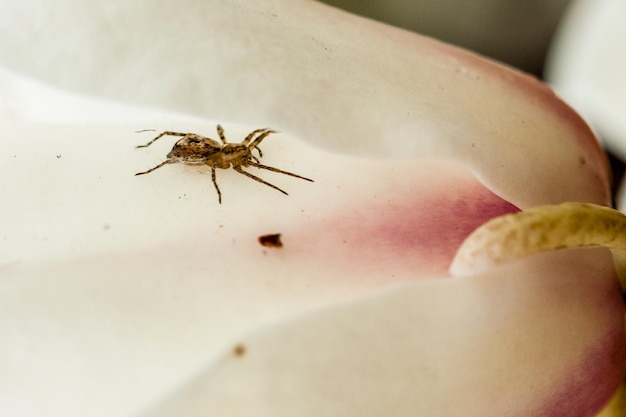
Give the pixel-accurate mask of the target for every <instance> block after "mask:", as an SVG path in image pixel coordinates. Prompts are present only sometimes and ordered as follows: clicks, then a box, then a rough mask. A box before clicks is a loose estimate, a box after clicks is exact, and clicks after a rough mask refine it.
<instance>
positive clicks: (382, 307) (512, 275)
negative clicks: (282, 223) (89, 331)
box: [146, 249, 626, 417]
mask: <svg viewBox="0 0 626 417" xmlns="http://www.w3.org/2000/svg"><path fill="white" fill-rule="evenodd" d="M599 259H602V260H604V261H610V259H609V254H608V252H606V251H604V250H601V249H592V250H572V251H567V252H559V253H550V254H541V255H537V256H534V257H532V258H529V259H527V260H525V261H524V262H514V263H511V264H509V265H507V266H506V267H502V268H496V269H494V270H492V271H490V272H488V273H486V274H482V275H479V276H475V277H473V278H472V279H462V280H459V279H454V280H451V281H430V282H427V283H424V282H421V283H418V284H408V285H405V286H401V287H396V288H394V289H392V290H389V291H387V292H383V293H379V294H377V296H376V297H371V298H366V299H361V300H359V301H357V302H354V303H349V304H345V305H342V306H335V307H333V308H329V309H327V310H323V311H318V312H315V313H311V314H308V315H306V316H303V317H299V318H298V319H297V320H292V321H287V322H285V323H283V324H282V325H278V326H274V327H272V328H268V329H263V331H262V332H258V333H256V334H250V335H248V336H245V337H242V338H241V339H239V340H237V342H236V343H233V345H232V346H231V349H229V350H227V352H226V354H225V355H224V356H223V357H222V358H221V360H219V361H217V362H215V363H213V364H211V365H210V366H208V367H207V368H206V369H205V371H204V372H202V373H201V374H199V376H198V377H196V378H194V379H192V380H191V381H190V382H189V384H187V385H186V386H185V387H183V388H182V389H179V390H176V391H175V392H173V393H172V398H170V400H169V401H167V402H165V404H162V405H160V406H159V407H156V408H155V410H154V412H152V413H148V414H146V416H151V417H156V416H159V417H165V416H177V415H185V416H190V417H192V416H202V415H207V414H211V415H272V416H292V415H294V414H297V415H299V416H316V417H323V416H335V415H359V416H380V415H403V416H432V415H442V416H459V417H460V416H463V417H473V416H475V417H484V416H500V417H508V416H510V417H516V416H531V415H532V416H541V417H551V416H568V417H590V416H593V415H594V414H595V413H596V412H598V411H599V410H600V408H601V407H602V406H603V405H604V403H605V402H606V401H607V400H608V398H610V396H611V395H612V393H613V392H614V391H615V389H616V388H617V386H618V385H619V383H620V380H621V379H622V377H623V374H624V370H625V367H624V363H623V358H624V354H625V353H626V351H625V346H624V333H623V329H624V319H623V317H624V306H623V302H622V299H621V296H620V292H619V289H618V288H617V286H618V284H617V281H616V279H615V276H614V273H613V271H611V270H610V268H607V267H606V266H605V265H598V264H597V261H598V260H599ZM534 271H541V274H538V273H535V272H534ZM590 276H593V277H594V278H595V279H594V280H590V279H589V277H590Z"/></svg>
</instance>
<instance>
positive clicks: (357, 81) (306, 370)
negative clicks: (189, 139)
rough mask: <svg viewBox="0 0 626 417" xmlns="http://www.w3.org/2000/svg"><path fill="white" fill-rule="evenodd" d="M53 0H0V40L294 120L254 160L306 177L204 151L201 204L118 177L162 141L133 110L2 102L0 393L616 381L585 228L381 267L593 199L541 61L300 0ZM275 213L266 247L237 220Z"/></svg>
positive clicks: (281, 396) (88, 76) (511, 393)
mask: <svg viewBox="0 0 626 417" xmlns="http://www.w3.org/2000/svg"><path fill="white" fill-rule="evenodd" d="M63 5H64V7H63V8H62V9H61V8H60V7H59V4H54V5H52V4H49V3H46V2H43V1H41V0H21V1H12V2H5V3H1V4H0V36H2V38H3V40H5V42H2V43H0V60H2V62H4V63H5V64H6V65H9V66H11V67H12V68H14V69H18V70H22V71H23V72H25V73H30V74H33V75H37V76H40V77H43V78H45V79H47V80H49V81H53V82H55V83H57V84H60V85H64V86H66V87H69V88H73V89H77V90H81V91H83V92H91V93H95V94H101V95H108V96H113V97H117V98H120V99H126V100H128V101H133V102H135V103H143V104H149V105H158V106H162V107H167V108H170V109H175V110H177V111H186V112H189V113H194V114H197V115H201V116H204V117H210V118H211V119H221V120H220V121H222V122H226V121H236V122H239V123H241V124H242V125H245V126H247V127H251V128H257V127H261V126H268V125H269V126H271V127H275V128H277V129H280V130H282V131H284V132H286V134H285V136H286V137H287V138H290V140H285V141H283V142H281V141H280V137H279V138H277V140H276V141H267V142H264V145H263V150H264V152H266V154H267V158H268V161H269V160H272V161H289V163H290V164H293V165H289V164H286V165H280V164H277V166H280V167H281V168H284V169H288V170H290V171H295V172H298V173H300V174H304V175H306V176H310V177H312V178H314V179H315V181H316V182H315V183H314V184H309V183H303V182H298V181H296V180H294V179H287V180H285V179H284V178H283V179H281V180H284V181H288V184H293V185H290V187H289V188H288V190H289V193H290V195H289V196H288V197H285V196H276V195H275V194H276V193H275V192H274V191H273V190H270V189H262V188H259V187H261V185H259V184H258V183H254V182H253V181H249V180H248V179H246V178H242V177H241V176H237V175H236V174H234V173H230V174H231V175H228V174H224V175H221V174H222V173H221V172H220V181H223V183H222V182H220V184H221V185H222V186H223V192H225V196H224V197H225V198H228V201H229V203H228V204H229V206H228V207H227V206H226V205H222V206H218V207H216V206H217V204H216V201H215V200H216V198H215V195H214V194H213V190H212V189H211V184H210V182H209V181H208V180H207V177H206V175H204V176H203V175H199V174H200V173H201V169H198V168H193V167H182V166H169V167H166V168H168V170H160V171H159V172H156V173H154V174H151V176H147V177H142V178H141V181H140V179H138V178H134V177H132V174H133V173H135V172H137V171H139V170H143V169H147V168H149V167H150V166H153V165H154V163H158V162H160V160H162V158H163V155H164V154H165V153H166V152H167V149H166V148H168V147H167V146H166V145H164V146H163V147H162V148H159V147H157V148H154V149H152V148H151V150H150V152H146V153H144V154H141V155H143V156H139V155H140V154H137V153H134V154H132V151H133V150H132V146H134V145H136V143H135V142H134V136H133V135H132V134H131V133H130V132H132V130H137V129H141V128H145V127H154V126H137V127H133V128H132V129H127V132H128V133H126V135H123V134H120V130H119V128H118V129H111V130H108V131H105V130H98V129H96V131H95V132H91V129H86V128H82V129H80V130H78V129H77V130H71V129H70V130H69V131H66V132H65V133H66V135H64V136H63V135H62V133H63V130H62V129H58V128H57V129H51V130H50V132H48V133H46V132H41V131H39V132H37V128H31V129H33V130H32V131H28V132H26V133H24V132H21V133H20V130H19V129H16V128H15V126H11V127H8V128H7V127H3V129H6V130H9V131H10V132H11V133H15V135H10V136H9V135H6V134H5V135H2V136H1V137H2V138H9V137H10V138H12V139H13V141H9V142H8V143H9V145H10V149H11V152H10V153H6V152H5V153H4V154H3V155H4V156H3V157H4V158H7V159H8V160H5V161H4V163H2V164H0V169H2V170H6V172H7V174H8V175H6V177H9V176H11V178H12V179H17V178H19V179H20V180H23V181H12V182H9V183H7V184H8V189H9V191H14V192H10V193H7V194H8V195H10V196H11V202H12V203H13V204H14V205H13V206H0V210H2V209H3V210H7V211H8V210H12V211H11V212H10V214H13V216H0V218H4V219H7V218H8V219H11V222H10V224H8V225H7V227H6V228H3V233H4V234H5V235H7V236H9V239H4V240H2V244H3V245H4V247H3V248H7V251H9V252H2V251H0V253H9V254H10V257H9V259H8V263H4V264H3V266H4V268H5V271H3V272H6V273H7V274H10V275H9V278H12V279H6V280H4V281H3V285H2V286H1V287H0V297H1V298H2V300H3V301H2V302H0V308H2V309H3V313H2V314H1V315H0V326H1V327H2V331H1V332H0V333H2V334H3V335H7V337H9V338H10V339H9V340H10V341H11V343H7V344H0V349H4V351H2V355H0V357H2V358H5V359H6V360H5V361H4V362H2V366H3V372H0V375H1V376H0V378H2V382H3V383H4V385H5V386H6V387H7V390H6V391H5V392H9V393H10V394H12V395H9V396H8V397H9V398H7V402H0V405H2V404H10V405H14V404H15V405H16V406H18V407H22V409H21V410H22V411H24V410H29V409H30V408H29V407H32V408H33V409H35V412H32V413H31V414H39V415H41V414H46V415H50V414H51V413H50V412H49V410H53V411H54V412H57V414H60V415H64V416H66V415H67V414H68V413H65V411H67V408H68V404H70V406H69V407H73V409H72V410H70V411H75V412H74V414H75V415H85V414H86V410H91V409H92V405H93V404H106V401H107V400H109V399H110V398H111V397H113V398H115V399H116V400H117V401H116V402H115V404H107V405H106V407H108V408H106V409H105V408H102V409H100V410H97V411H98V412H100V413H102V415H107V416H108V415H115V414H117V415H123V414H137V413H138V412H139V411H140V410H141V409H142V408H145V407H146V406H147V404H154V403H157V402H159V400H160V399H162V398H163V397H164V396H165V395H167V394H170V395H172V396H173V397H172V401H171V402H170V403H168V404H167V405H166V406H165V407H164V408H163V410H162V414H165V415H167V413H168V412H170V411H171V412H172V413H174V414H176V415H181V414H188V415H193V414H192V411H194V412H203V414H204V415H207V414H209V415H214V414H215V413H217V412H220V411H223V413H222V414H223V415H236V414H237V411H242V410H241V408H240V407H249V409H248V410H245V411H248V412H249V413H248V414H250V413H252V412H259V410H261V411H263V410H265V411H267V412H266V414H268V415H272V416H275V415H277V416H279V415H281V413H282V415H294V414H297V415H306V413H307V412H308V413H310V414H311V415H315V416H323V415H325V414H324V413H326V415H332V414H341V413H343V414H347V415H368V413H371V414H373V415H381V414H394V413H395V414H396V415H411V414H413V415H418V416H419V415H428V416H432V415H436V414H439V415H446V416H449V415H459V416H464V417H465V416H468V415H469V416H471V415H475V416H481V417H483V416H491V415H497V416H499V417H500V416H507V415H509V416H519V415H524V416H526V415H533V414H534V415H539V416H543V415H545V416H548V415H555V414H556V415H568V413H569V415H571V416H573V417H579V416H580V417H582V416H591V415H592V414H593V413H594V412H595V411H596V410H597V409H599V407H600V406H601V404H602V403H603V402H604V401H606V400H607V399H608V398H609V397H610V394H611V392H612V391H613V390H614V389H615V387H616V386H617V382H618V381H619V380H620V378H622V376H623V374H624V357H625V355H624V345H623V342H624V340H623V339H624V333H623V331H624V330H623V329H624V322H623V315H624V311H623V304H622V300H621V296H620V292H619V288H618V287H617V283H616V279H615V276H614V272H613V269H612V266H611V260H610V258H609V257H608V254H607V253H606V252H603V251H599V250H589V251H571V252H565V253H550V254H545V255H540V256H537V257H534V258H532V259H527V260H524V261H520V262H516V263H514V264H511V265H506V266H503V267H500V268H495V269H492V270H490V271H488V272H487V273H485V274H483V275H479V276H474V277H470V278H467V279H445V280H421V281H420V282H410V283H406V284H404V286H402V287H399V286H392V285H389V284H393V283H397V281H413V280H415V279H416V278H424V277H426V276H428V275H429V274H437V276H436V277H441V276H442V275H439V273H441V274H444V272H443V267H444V266H445V264H446V259H451V257H452V255H453V254H452V253H450V252H449V251H451V250H452V249H453V247H454V245H455V242H460V241H461V240H462V239H463V236H464V235H466V234H467V233H469V231H470V230H471V229H472V228H474V227H475V226H476V225H478V224H480V223H481V222H483V221H484V220H485V218H486V217H488V216H489V215H497V214H501V213H506V212H510V211H515V210H516V207H519V208H522V209H524V208H527V207H530V206H533V205H537V204H546V203H552V202H561V201H566V200H576V201H590V202H595V203H600V204H602V203H608V202H609V194H608V174H607V170H606V161H605V158H604V156H603V154H602V153H601V151H600V149H599V147H598V145H597V143H596V142H595V139H594V138H593V135H592V134H591V133H590V132H589V130H588V129H587V128H586V126H585V125H584V124H582V122H581V121H580V119H579V118H578V116H576V115H575V114H574V113H573V112H572V111H571V110H570V109H569V108H568V107H566V106H565V105H564V104H563V103H562V102H561V101H559V100H558V99H557V98H556V97H555V96H554V95H553V94H552V93H551V92H550V91H549V90H548V89H547V88H546V87H545V86H542V85H541V84H540V83H538V82H537V81H536V80H534V79H531V78H529V77H527V76H524V75H520V74H517V73H515V72H514V71H511V70H510V69H507V68H504V67H502V66H500V65H497V64H493V63H487V62H486V61H483V60H482V59H480V58H477V57H475V56H473V55H471V54H469V53H467V52H463V51H460V50H458V49H455V48H452V47H449V46H446V45H443V44H441V43H438V42H436V41H433V40H430V39H427V38H423V37H420V36H418V35H415V34H411V33H408V32H404V31H401V30H397V29H394V28H390V27H388V26H385V25H381V24H378V23H375V22H372V21H369V20H365V19H360V18H357V17H354V16H350V15H348V14H345V13H343V12H340V11H338V10H335V9H331V8H328V7H326V6H323V5H321V4H318V3H314V2H305V1H275V0H274V1H270V0H257V1H250V2H244V3H235V2H198V1H192V0H186V1H185V0H183V1H182V2H174V1H171V2H169V1H166V2H162V3H160V4H159V7H158V8H157V7H154V5H153V4H152V3H151V2H148V1H144V2H141V0H139V1H138V2H133V3H129V2H125V1H122V0H111V1H109V2H107V3H106V5H104V4H100V3H93V2H92V3H85V2H81V1H77V0H66V1H65V2H64V3H63ZM58 10H63V13H59V12H58ZM66 10H70V11H71V14H70V13H66V12H65V11H66ZM190 11H193V13H192V12H190ZM181 22H184V23H181ZM68 36H69V38H68ZM68 39H71V42H68ZM119 40H122V41H121V42H120V41H119ZM208 125H209V126H208V127H207V126H203V127H199V129H197V131H198V133H205V132H207V133H206V134H207V135H212V130H213V126H212V125H213V122H211V123H208ZM196 126H197V125H194V128H195V127H196ZM167 129H172V126H167ZM181 130H184V131H188V130H191V128H190V126H189V124H187V123H185V127H183V128H182V129H181ZM237 132H238V134H237V135H238V136H239V137H241V136H240V134H241V133H243V134H245V132H242V131H241V127H240V130H238V131H237ZM36 133H39V134H38V135H37V134H36ZM78 133H80V134H78ZM18 137H20V138H22V139H28V140H23V141H20V140H17V139H16V138H18ZM36 137H40V138H44V139H39V140H38V141H36V140H35V139H34V138H36ZM5 140H7V141H8V139H5ZM298 140H300V141H298ZM305 141H306V142H309V143H312V144H317V145H319V146H321V147H325V148H326V149H330V150H332V151H335V152H337V151H340V152H344V153H349V154H351V155H353V157H352V158H350V157H343V156H340V155H338V154H337V153H333V154H330V153H325V152H322V151H319V150H315V149H312V148H309V147H307V146H306V145H304V144H303V142H305ZM33 143H36V144H37V146H36V147H33V146H32V144H33ZM266 143H267V147H266V145H265V144H266ZM272 144H273V145H272ZM274 146H275V147H274ZM55 147H57V148H58V147H63V149H64V150H63V152H58V151H54V152H53V149H54V148H55ZM127 149H128V151H127ZM14 150H18V151H19V152H15V153H14V152H13V151H14ZM164 150H165V151H164ZM56 154H59V155H62V158H55V156H54V155H56ZM270 155H271V158H274V157H276V158H277V159H276V160H273V159H270ZM355 155H359V156H368V157H369V158H376V160H372V159H366V158H360V159H356V158H354V156H355ZM48 158H49V159H48ZM427 158H430V159H427ZM264 161H265V159H264ZM442 161H444V162H442ZM138 162H139V163H140V164H144V165H145V166H143V165H142V166H141V167H140V168H138V167H137V166H136V164H137V163H138ZM459 162H460V163H461V164H459ZM164 169H165V168H164ZM471 172H473V173H475V174H476V175H475V176H472V175H470V173H471ZM18 174H19V175H18ZM204 174H206V170H205V172H204ZM222 178H223V179H222ZM63 180H65V181H63ZM294 181H295V184H294ZM59 184H60V185H61V186H60V187H59ZM281 184H282V183H281ZM452 184H455V185H461V186H462V188H459V187H457V186H454V187H453V186H452ZM480 184H483V186H481V185H480ZM2 185H3V186H4V187H7V186H6V185H4V184H2ZM55 185H56V186H57V188H55V187H54V186H55ZM442 188H445V189H446V190H447V191H449V192H446V193H442V191H441V189H442ZM4 190H6V188H5V189H4ZM185 190H186V191H187V192H185ZM470 190H473V193H472V195H473V196H474V198H475V199H476V200H475V201H474V202H473V203H463V204H460V203H459V198H457V196H461V197H466V196H467V195H468V194H469V193H470ZM78 191H80V192H78ZM226 192H227V193H228V194H226ZM281 198H282V199H281ZM231 202H232V203H231ZM422 202H423V204H424V206H423V207H422V206H421V204H422ZM18 203H19V204H18ZM6 207H9V208H6ZM12 207H19V208H20V209H19V210H14V209H12ZM22 207H23V208H22ZM407 207H408V208H407ZM427 211H430V216H426V215H425V213H426V212H427ZM433 219H434V220H433ZM431 220H433V221H431ZM446 223H448V224H449V225H450V229H452V230H453V231H451V232H450V235H449V236H438V234H439V233H443V232H441V231H442V229H444V227H443V226H442V225H445V224H446ZM68 224H70V225H71V226H68ZM104 225H109V226H110V227H108V228H105V227H104ZM452 225H454V226H455V227H456V226H458V228H456V229H453V226H452ZM9 229H10V230H9ZM450 229H447V228H445V231H446V233H447V231H448V230H450ZM5 230H9V232H6V231H5ZM26 231H28V233H25V232H26ZM43 232H46V233H43ZM275 232H281V233H283V242H284V244H285V245H284V247H283V248H281V249H280V251H276V252H271V251H270V249H267V248H265V247H262V246H260V245H259V244H258V241H257V237H258V236H259V235H262V234H266V233H275ZM107 233H108V234H107ZM3 237H4V236H3ZM344 237H345V240H346V244H344V243H343V240H344ZM428 238H430V239H428ZM339 240H341V245H340V246H338V245H337V242H339ZM429 240H430V242H431V243H432V246H428V245H425V244H424V242H427V241H429ZM13 243H15V244H13ZM414 251H415V252H418V251H419V253H416V254H414V255H412V252H414ZM423 260H424V261H428V262H424V263H423V262H422V261H423ZM431 261H432V262H433V263H432V264H430V262H431ZM390 267H393V268H397V269H396V270H393V271H390ZM437 271H439V273H438V272H437ZM394 272H397V273H396V274H395V275H394ZM50 277H54V280H53V279H50ZM385 286H387V289H386V290H385V289H384V288H383V287H385ZM277 323H281V324H277ZM41 340H46V341H48V342H49V343H46V344H43V343H40V341H41ZM224 346H227V348H226V351H228V355H227V356H223V357H222V360H220V361H217V362H214V361H215V359H216V357H217V356H218V355H219V354H220V353H221V352H223V351H224ZM51 357H53V358H54V360H51ZM7 358H8V359H7ZM211 362H214V363H213V365H207V364H210V363H211ZM591 363H593V366H591V365H590V364H591ZM201 370H204V371H205V372H200V371H201ZM94 375H97V376H98V378H94V377H93V376H94ZM197 375H200V376H199V377H198V379H196V380H195V381H194V377H196V376H197ZM120 376H123V378H120ZM185 386H186V387H188V390H183V391H181V393H180V395H178V396H177V395H176V391H177V389H178V388H179V387H185ZM51 390H52V394H51ZM33 392H34V393H35V394H36V400H37V401H24V400H23V398H24V397H28V396H29V395H32V393H33ZM581 392H584V393H585V394H586V395H584V396H583V395H580V393H581ZM27 399H28V400H30V398H27ZM242 399H248V400H250V401H247V402H246V401H242ZM9 400H10V401H12V402H10V403H9V402H8V401H9ZM10 405H9V406H6V405H2V406H3V407H5V409H7V410H9V409H10ZM7 407H9V408H7ZM220 407H221V409H220ZM242 412H243V411H242ZM25 413H26V412H24V413H23V414H25ZM91 415H93V414H91Z"/></svg>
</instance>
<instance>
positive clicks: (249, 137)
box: [241, 127, 272, 145]
mask: <svg viewBox="0 0 626 417" xmlns="http://www.w3.org/2000/svg"><path fill="white" fill-rule="evenodd" d="M270 130H272V129H269V128H267V127H264V128H263V129H257V130H253V131H252V132H250V133H249V134H248V136H246V138H245V139H244V140H243V141H241V144H242V145H247V144H248V143H250V141H251V140H252V138H253V137H254V135H256V134H257V133H261V132H267V131H270Z"/></svg>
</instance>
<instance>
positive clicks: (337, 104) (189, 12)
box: [0, 0, 610, 207]
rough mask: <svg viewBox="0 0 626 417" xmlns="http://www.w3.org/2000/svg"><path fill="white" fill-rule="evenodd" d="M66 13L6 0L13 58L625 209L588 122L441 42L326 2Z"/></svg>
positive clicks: (166, 102) (221, 114) (534, 198)
mask: <svg viewBox="0 0 626 417" xmlns="http://www.w3.org/2000/svg"><path fill="white" fill-rule="evenodd" d="M62 9H63V12H60V11H59V8H58V7H53V6H52V5H50V4H48V3H46V2H45V1H42V0H21V1H11V2H5V3H3V4H2V5H1V6H0V28H1V29H0V30H2V32H1V33H0V35H1V36H2V37H3V39H5V41H4V42H3V43H2V44H1V45H0V62H3V63H4V64H5V65H7V66H10V67H11V68H14V69H18V70H20V71H21V72H24V73H28V74H32V75H36V76H39V77H43V78H45V79H47V80H49V81H52V82H55V83H57V84H60V85H63V86H65V87H68V88H72V89H75V90H80V91H83V92H90V93H96V94H99V95H106V96H110V97H116V98H120V99H125V100H128V101H132V102H135V103H142V104H146V105H150V106H155V105H159V106H164V107H169V108H172V109H175V110H177V111H186V112H189V113H194V114H199V115H202V116H204V117H208V118H210V119H212V120H221V121H233V122H238V123H241V124H244V125H247V126H255V127H256V126H266V125H269V126H273V127H276V128H279V129H281V130H282V131H286V132H289V133H291V134H294V135H296V136H298V137H302V138H303V139H304V140H307V141H310V142H311V143H316V144H319V145H321V146H325V147H327V148H330V149H335V150H340V151H343V152H348V153H351V154H361V155H368V156H373V157H377V158H380V157H393V158H406V157H411V156H421V157H426V156H435V157H445V158H455V159H459V160H461V161H464V162H467V163H468V164H470V166H471V167H472V169H473V170H475V171H476V172H477V173H478V175H479V176H480V178H481V179H482V180H483V181H484V182H485V184H487V185H488V186H489V187H490V188H491V189H492V190H493V191H495V192H496V193H497V194H498V195H500V196H501V197H503V198H505V199H506V200H508V201H510V202H512V203H513V204H515V205H516V206H518V207H527V206H532V205H537V204H551V203H558V202H562V201H566V200H571V199H572V194H571V193H572V190H576V191H575V193H576V199H577V200H582V201H590V202H599V203H602V202H604V203H606V204H608V203H609V201H610V200H609V194H608V188H607V185H606V183H607V181H608V177H607V171H606V162H605V160H604V156H603V154H602V152H601V151H600V148H599V147H598V145H597V144H596V143H595V140H594V139H591V138H592V134H591V132H590V131H589V129H588V128H587V126H586V125H585V124H584V122H583V121H582V120H581V119H580V117H578V115H576V114H575V113H574V112H573V111H571V110H570V109H569V108H568V107H566V106H564V105H563V103H562V102H561V101H560V100H558V99H557V98H556V97H555V96H554V94H553V93H552V92H551V91H550V90H549V89H548V88H546V87H545V86H543V85H542V84H540V83H539V82H537V81H536V80H535V79H533V78H531V77H528V76H525V75H522V74H520V73H518V72H515V71H511V70H509V69H508V68H505V67H503V66H500V65H497V64H494V63H492V62H487V61H485V60H482V59H480V58H478V57H477V56H475V55H473V54H470V53H468V52H466V51H463V50H460V49H457V48H454V47H451V46H448V45H445V44H442V43H440V42H437V41H434V40H432V39H428V38H424V37H421V36H419V35H416V34H413V33H409V32H406V31H402V30H399V29H395V28H392V27H389V26H386V25H383V24H380V23H377V22H373V21H370V20H366V19H362V18H358V17H356V16H351V15H349V14H347V13H345V12H342V11H339V10H336V9H333V8H330V7H328V6H324V5H322V4H319V3H315V2H311V1H282V0H257V1H253V2H245V3H237V2H226V1H197V0H185V1H182V2H181V1H159V2H154V1H153V0H143V1H136V2H133V4H132V5H129V4H128V3H127V2H125V1H123V0H114V1H110V2H107V3H106V4H104V3H103V4H100V3H85V2H82V1H80V0H66V1H65V2H64V8H62ZM69 11H71V12H69ZM26 28H28V29H26ZM33 48H35V50H33ZM546 138H550V139H549V140H546ZM555 154H558V155H559V158H554V157H553V155H555ZM503 155H508V159H507V161H506V162H505V163H503V161H502V157H503ZM515 156H519V157H515ZM526 158H532V160H533V167H534V169H532V170H529V169H528V162H527V161H528V160H527V159H526ZM538 172H539V173H541V175H537V173H538ZM564 173H567V174H566V175H564ZM546 178H554V179H557V178H558V181H559V186H558V187H554V186H553V185H552V184H551V183H550V181H546Z"/></svg>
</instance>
